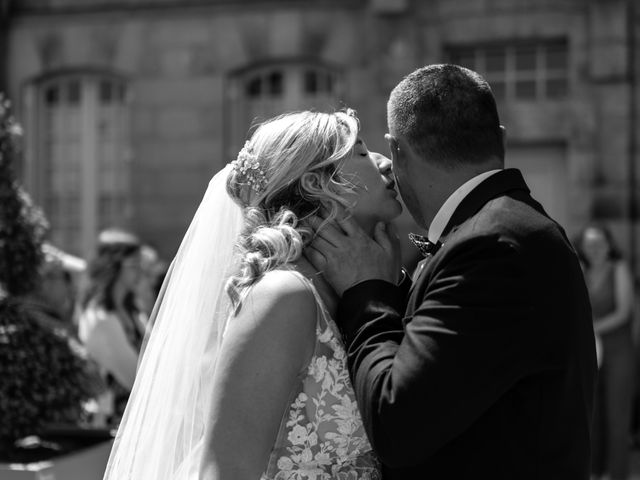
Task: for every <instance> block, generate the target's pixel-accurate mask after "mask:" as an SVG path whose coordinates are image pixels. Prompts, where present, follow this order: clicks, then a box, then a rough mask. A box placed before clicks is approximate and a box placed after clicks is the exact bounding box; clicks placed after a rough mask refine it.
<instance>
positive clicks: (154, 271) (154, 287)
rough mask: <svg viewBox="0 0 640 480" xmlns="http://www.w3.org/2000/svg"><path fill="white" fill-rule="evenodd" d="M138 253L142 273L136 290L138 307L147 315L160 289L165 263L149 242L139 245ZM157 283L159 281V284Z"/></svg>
mask: <svg viewBox="0 0 640 480" xmlns="http://www.w3.org/2000/svg"><path fill="white" fill-rule="evenodd" d="M140 254H141V258H142V275H141V277H140V282H139V283H138V287H137V290H136V292H137V296H138V301H139V302H140V309H141V310H142V311H143V312H144V313H145V315H146V316H147V317H148V316H149V315H150V314H151V311H152V310H153V305H154V304H155V301H156V298H157V296H158V293H159V291H160V286H161V285H162V279H163V278H164V272H166V264H165V262H164V261H163V260H161V259H160V256H159V255H158V251H157V250H156V249H155V248H154V247H152V246H151V245H149V244H144V245H142V246H141V248H140ZM158 283H160V286H159V285H158Z"/></svg>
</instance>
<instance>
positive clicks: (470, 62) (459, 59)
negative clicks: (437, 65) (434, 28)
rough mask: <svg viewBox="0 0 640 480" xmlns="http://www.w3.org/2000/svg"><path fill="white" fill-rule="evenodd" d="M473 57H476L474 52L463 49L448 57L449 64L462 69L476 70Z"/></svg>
mask: <svg viewBox="0 0 640 480" xmlns="http://www.w3.org/2000/svg"><path fill="white" fill-rule="evenodd" d="M475 57H476V55H475V51H474V50H472V49H467V48H465V49H460V50H454V51H452V52H451V55H450V61H451V63H455V64H456V65H461V66H463V67H467V68H470V69H472V70H475V69H476V68H477V66H476V58H475Z"/></svg>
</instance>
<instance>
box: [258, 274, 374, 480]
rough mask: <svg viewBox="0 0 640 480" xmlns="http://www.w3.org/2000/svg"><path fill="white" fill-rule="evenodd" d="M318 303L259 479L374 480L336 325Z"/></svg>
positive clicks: (372, 456) (317, 297)
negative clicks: (306, 353)
mask: <svg viewBox="0 0 640 480" xmlns="http://www.w3.org/2000/svg"><path fill="white" fill-rule="evenodd" d="M304 281H305V283H306V284H307V285H309V288H310V290H311V291H312V292H313V294H314V296H315V298H316V301H317V302H318V318H317V323H316V346H315V352H314V355H313V357H312V359H311V361H310V362H309V365H308V367H307V369H306V371H305V372H303V373H302V374H301V375H300V378H299V382H298V384H297V386H296V388H294V390H293V391H292V392H291V396H290V404H289V406H288V408H287V410H286V411H285V415H284V417H283V419H282V422H281V424H280V429H279V432H278V436H277V438H276V443H275V445H274V447H273V450H272V452H271V455H270V457H269V464H268V466H267V469H266V471H265V472H264V474H263V475H262V477H261V480H302V479H305V480H306V479H317V480H328V479H340V480H378V479H380V478H381V475H380V469H379V464H378V461H377V459H376V458H375V456H374V455H373V452H372V451H371V445H370V444H369V441H368V439H367V436H366V433H365V431H364V427H363V425H362V419H361V417H360V413H359V411H358V406H357V404H356V400H355V396H354V392H353V388H352V386H351V382H350V380H349V372H348V370H347V365H346V353H345V350H344V347H343V345H342V343H341V340H340V337H339V335H338V332H337V327H336V325H335V324H334V322H333V320H332V319H331V318H330V316H329V314H328V312H327V311H326V309H325V308H324V304H323V302H322V300H321V299H320V297H319V295H318V294H317V292H316V291H315V288H314V287H313V286H312V285H311V284H310V283H309V281H308V280H306V279H305V280H304Z"/></svg>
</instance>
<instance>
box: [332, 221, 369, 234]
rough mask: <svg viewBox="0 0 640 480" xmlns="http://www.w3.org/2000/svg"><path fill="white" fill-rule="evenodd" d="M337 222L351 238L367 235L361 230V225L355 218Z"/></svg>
mask: <svg viewBox="0 0 640 480" xmlns="http://www.w3.org/2000/svg"><path fill="white" fill-rule="evenodd" d="M336 222H337V223H338V225H340V228H342V230H343V231H344V233H346V234H347V235H348V236H349V237H355V238H358V237H359V236H362V235H366V234H365V233H364V230H362V228H360V225H358V224H357V223H356V221H355V220H354V219H353V217H343V218H341V219H338V220H336Z"/></svg>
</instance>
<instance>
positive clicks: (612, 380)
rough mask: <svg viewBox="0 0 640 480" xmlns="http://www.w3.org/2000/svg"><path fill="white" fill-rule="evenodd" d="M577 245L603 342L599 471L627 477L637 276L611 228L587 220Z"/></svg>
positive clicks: (596, 432)
mask: <svg viewBox="0 0 640 480" xmlns="http://www.w3.org/2000/svg"><path fill="white" fill-rule="evenodd" d="M577 247H578V251H579V254H580V256H581V258H582V261H583V265H584V274H585V280H586V283H587V287H588V289H589V295H590V298H591V307H592V311H593V328H594V331H595V333H596V336H597V337H598V338H599V340H600V346H601V352H600V357H601V358H600V373H599V378H598V387H597V391H596V401H595V406H594V418H593V442H592V444H593V448H592V458H593V475H594V476H595V478H610V479H611V480H623V479H627V478H628V475H629V428H630V424H631V405H632V398H633V388H634V386H633V384H634V381H633V380H634V372H633V370H634V368H633V358H634V356H633V345H632V335H631V319H632V313H633V279H632V277H631V273H630V271H629V267H628V266H627V264H626V262H625V261H624V260H623V259H622V257H621V255H620V252H619V251H618V249H617V247H616V245H615V242H614V240H613V236H612V234H611V232H610V231H609V229H608V228H606V227H604V226H602V225H589V226H587V227H586V228H585V229H584V230H583V231H582V233H581V235H580V237H579V239H578V242H577Z"/></svg>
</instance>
